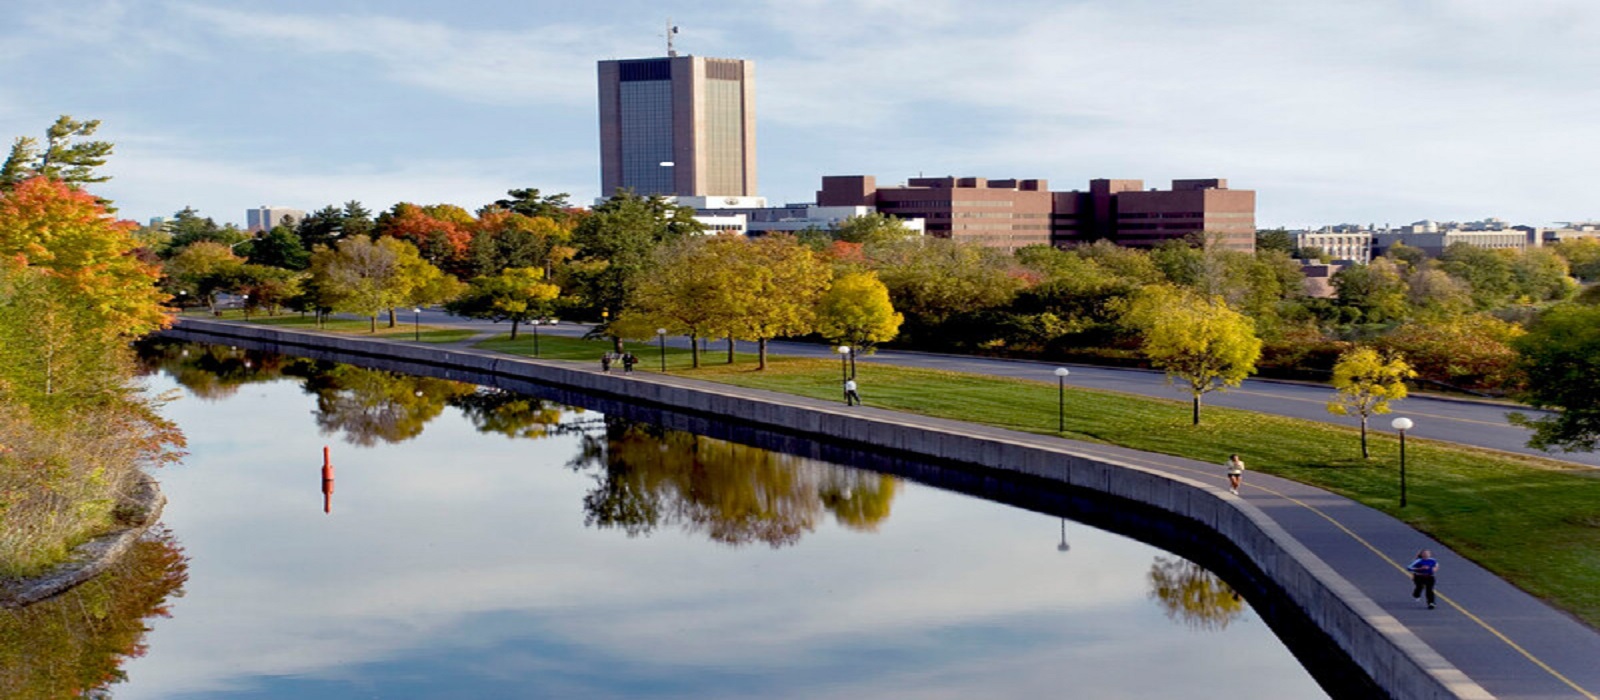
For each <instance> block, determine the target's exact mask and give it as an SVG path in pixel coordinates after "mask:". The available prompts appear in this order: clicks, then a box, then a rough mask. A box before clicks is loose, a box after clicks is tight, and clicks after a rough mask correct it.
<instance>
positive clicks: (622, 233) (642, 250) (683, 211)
mask: <svg viewBox="0 0 1600 700" xmlns="http://www.w3.org/2000/svg"><path fill="white" fill-rule="evenodd" d="M701 230H702V227H701V225H700V224H699V222H697V221H695V220H694V210H693V209H690V208H688V207H681V206H678V205H676V204H672V203H670V202H668V201H666V200H665V199H662V198H660V197H648V198H646V197H640V196H638V195H636V194H633V193H632V192H628V191H619V192H618V193H617V194H615V195H613V196H612V197H611V198H610V199H608V200H606V201H605V202H603V203H601V204H600V205H599V206H596V207H595V208H594V213H593V214H591V215H590V216H589V217H588V218H586V219H584V220H583V221H582V222H581V223H579V224H578V227H577V228H576V229H574V230H573V232H572V242H573V245H574V247H576V248H577V253H576V255H575V256H574V258H573V263H574V264H573V270H572V282H573V287H574V290H575V291H576V292H577V293H578V295H579V297H580V298H581V299H582V301H583V303H584V304H585V305H586V306H588V307H589V308H590V309H592V310H594V311H596V312H599V314H600V315H601V317H602V318H603V319H605V320H604V321H603V322H602V323H601V325H600V327H599V328H597V330H598V331H599V332H601V333H605V334H607V335H611V336H612V337H613V338H616V335H615V334H614V333H613V332H612V329H611V328H610V320H614V319H616V318H617V317H618V316H619V315H620V314H621V312H622V310H623V308H624V307H625V306H626V305H627V303H628V300H629V299H630V298H631V297H632V295H633V288H634V287H635V286H636V285H637V284H638V283H639V280H641V279H643V277H642V275H643V274H644V273H645V272H646V271H647V270H648V269H649V268H650V266H651V265H652V264H653V260H654V258H653V255H654V253H655V249H656V246H659V245H661V244H662V243H666V242H668V241H671V240H675V239H678V238H682V237H683V236H686V235H690V234H695V233H700V232H701ZM617 342H618V346H617V347H618V349H619V350H620V349H621V345H620V340H618V341H617Z"/></svg>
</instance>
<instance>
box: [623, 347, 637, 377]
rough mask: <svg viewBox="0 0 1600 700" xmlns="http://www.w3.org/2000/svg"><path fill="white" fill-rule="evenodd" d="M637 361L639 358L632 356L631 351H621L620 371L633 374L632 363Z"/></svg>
mask: <svg viewBox="0 0 1600 700" xmlns="http://www.w3.org/2000/svg"><path fill="white" fill-rule="evenodd" d="M638 361H639V358H637V357H634V356H633V353H631V352H625V353H622V373H623V374H633V363H635V362H638Z"/></svg>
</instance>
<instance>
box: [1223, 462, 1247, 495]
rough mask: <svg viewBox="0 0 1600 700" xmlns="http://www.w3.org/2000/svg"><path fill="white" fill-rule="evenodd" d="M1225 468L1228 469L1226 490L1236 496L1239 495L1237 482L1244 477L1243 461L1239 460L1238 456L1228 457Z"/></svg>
mask: <svg viewBox="0 0 1600 700" xmlns="http://www.w3.org/2000/svg"><path fill="white" fill-rule="evenodd" d="M1226 466H1227V467H1228V490H1229V491H1232V492H1233V495H1235V496H1237V495H1239V480H1240V479H1242V478H1243V477H1244V460H1242V459H1239V455H1229V456H1228V463H1227V465H1226Z"/></svg>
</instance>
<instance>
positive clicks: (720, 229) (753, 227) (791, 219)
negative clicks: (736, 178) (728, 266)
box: [670, 197, 924, 236]
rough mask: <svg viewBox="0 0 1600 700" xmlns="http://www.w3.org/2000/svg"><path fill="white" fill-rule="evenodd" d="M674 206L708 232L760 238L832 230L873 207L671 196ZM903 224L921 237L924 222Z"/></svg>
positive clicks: (907, 221) (868, 212)
mask: <svg viewBox="0 0 1600 700" xmlns="http://www.w3.org/2000/svg"><path fill="white" fill-rule="evenodd" d="M670 199H672V200H673V201H674V202H675V203H677V204H680V205H682V206H686V207H691V208H693V209H694V210H695V217H694V218H695V220H696V221H699V222H700V224H701V225H702V226H705V228H706V230H707V231H710V232H716V233H741V234H746V235H752V236H759V235H762V234H766V233H778V232H783V233H798V232H800V231H805V230H808V229H820V230H832V229H835V228H838V226H839V224H842V223H844V222H845V221H846V220H847V219H849V218H850V217H853V216H865V215H867V214H871V213H873V211H874V210H873V208H872V207H866V206H857V207H823V206H818V205H815V204H786V205H783V206H778V207H769V206H766V199H765V198H762V197H672V198H670ZM900 223H901V225H903V226H905V227H906V228H907V229H908V230H910V231H912V232H914V233H916V234H918V235H921V234H922V233H923V232H924V231H923V221H922V219H916V218H913V219H902V220H901V221H900Z"/></svg>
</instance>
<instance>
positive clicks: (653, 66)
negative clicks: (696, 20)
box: [599, 56, 756, 197]
mask: <svg viewBox="0 0 1600 700" xmlns="http://www.w3.org/2000/svg"><path fill="white" fill-rule="evenodd" d="M599 73H600V186H601V195H602V196H605V197H609V196H611V194H612V193H614V192H615V191H616V190H617V189H618V188H626V189H631V190H633V191H634V192H635V193H636V194H641V195H682V196H710V197H746V196H755V194H756V109H755V66H754V64H753V63H751V62H750V61H743V60H738V59H727V58H703V57H699V56H672V57H667V58H642V59H630V60H621V61H601V62H600V65H599Z"/></svg>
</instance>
